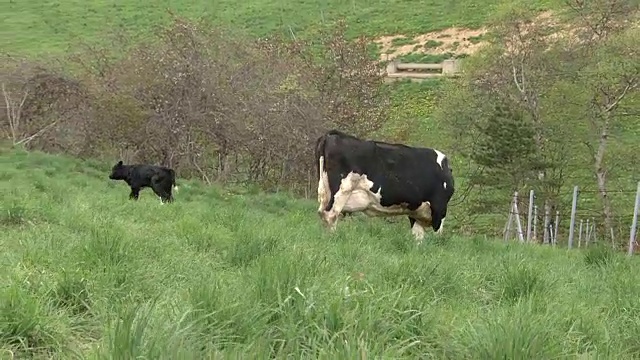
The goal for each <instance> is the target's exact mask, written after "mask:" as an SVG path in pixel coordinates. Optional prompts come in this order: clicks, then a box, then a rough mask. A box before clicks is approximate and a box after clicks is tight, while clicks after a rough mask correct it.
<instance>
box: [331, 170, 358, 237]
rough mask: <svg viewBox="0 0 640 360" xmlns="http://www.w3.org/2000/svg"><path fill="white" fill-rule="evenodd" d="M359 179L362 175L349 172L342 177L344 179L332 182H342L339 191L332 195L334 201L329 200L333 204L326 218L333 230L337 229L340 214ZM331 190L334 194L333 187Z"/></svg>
mask: <svg viewBox="0 0 640 360" xmlns="http://www.w3.org/2000/svg"><path fill="white" fill-rule="evenodd" d="M331 180H333V179H331ZM359 180H360V175H358V174H355V173H349V175H347V177H345V178H344V179H342V181H340V182H337V181H336V182H332V184H335V183H339V184H340V186H339V187H338V191H337V192H335V195H333V196H332V201H330V202H329V205H330V206H331V208H330V210H328V211H326V212H325V219H326V221H327V224H328V225H329V228H330V229H331V230H332V231H333V230H335V229H336V225H337V223H338V215H340V213H341V212H342V209H344V207H345V205H347V202H348V201H349V197H350V196H351V193H352V192H353V190H354V188H355V187H356V186H357V183H358V181H359ZM331 190H332V191H331V193H332V194H334V192H333V187H332V189H331Z"/></svg>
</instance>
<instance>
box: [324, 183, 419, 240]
mask: <svg viewBox="0 0 640 360" xmlns="http://www.w3.org/2000/svg"><path fill="white" fill-rule="evenodd" d="M321 180H322V179H321ZM373 185H374V184H373V181H371V180H369V179H368V177H367V175H366V174H362V175H360V174H356V173H354V172H350V173H349V174H347V176H346V177H345V178H344V179H342V181H341V182H340V188H339V190H338V191H337V192H336V194H335V195H334V196H333V206H332V207H331V209H330V210H328V211H323V208H322V202H321V207H320V208H319V209H318V213H319V214H320V216H321V218H322V219H323V220H324V222H325V223H326V224H327V225H328V226H329V227H330V229H331V230H334V229H335V228H336V224H337V221H338V216H339V215H340V213H342V212H343V211H347V212H351V213H355V212H363V213H365V214H366V215H367V216H397V215H409V216H411V217H413V218H414V219H416V220H417V221H419V222H420V226H421V227H422V228H423V230H424V227H425V226H428V225H429V224H431V204H430V203H429V202H424V203H422V204H421V205H420V206H419V207H418V208H417V209H415V210H409V209H408V208H407V204H398V205H392V206H388V207H384V206H382V205H381V204H380V202H381V199H382V188H380V189H378V191H377V192H375V193H374V192H372V191H371V190H370V189H371V188H372V187H373ZM327 188H328V186H327ZM321 192H322V189H321V185H318V193H319V195H318V198H319V199H320V193H321ZM327 203H328V199H327ZM325 206H326V203H325Z"/></svg>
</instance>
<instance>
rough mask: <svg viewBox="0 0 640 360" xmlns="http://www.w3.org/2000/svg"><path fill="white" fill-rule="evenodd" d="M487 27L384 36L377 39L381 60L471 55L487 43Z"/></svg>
mask: <svg viewBox="0 0 640 360" xmlns="http://www.w3.org/2000/svg"><path fill="white" fill-rule="evenodd" d="M486 33H487V29H485V28H482V29H477V30H471V29H464V28H449V29H445V30H441V31H434V32H430V33H426V34H422V35H418V36H416V37H414V38H409V37H407V36H405V35H392V36H383V37H380V38H378V39H376V40H374V42H375V43H377V44H378V45H379V46H380V60H391V59H394V58H397V57H399V56H403V55H408V54H416V53H417V54H430V55H442V54H446V53H452V54H455V55H461V54H467V55H471V54H473V53H475V52H476V51H478V49H480V48H481V47H482V46H484V45H485V44H486V42H485V41H483V40H482V37H483V36H484V35H485V34H486Z"/></svg>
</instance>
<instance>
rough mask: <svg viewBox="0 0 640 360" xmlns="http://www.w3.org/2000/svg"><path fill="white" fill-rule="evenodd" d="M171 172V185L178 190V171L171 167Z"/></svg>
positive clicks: (174, 189)
mask: <svg viewBox="0 0 640 360" xmlns="http://www.w3.org/2000/svg"><path fill="white" fill-rule="evenodd" d="M169 173H170V174H171V185H172V186H173V191H175V192H177V191H178V185H176V172H175V171H173V169H169Z"/></svg>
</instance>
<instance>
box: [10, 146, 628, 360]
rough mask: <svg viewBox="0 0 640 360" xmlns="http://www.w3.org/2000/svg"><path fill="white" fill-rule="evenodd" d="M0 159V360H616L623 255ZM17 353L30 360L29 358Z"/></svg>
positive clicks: (60, 160)
mask: <svg viewBox="0 0 640 360" xmlns="http://www.w3.org/2000/svg"><path fill="white" fill-rule="evenodd" d="M109 165H110V164H101V163H95V162H82V161H80V160H71V159H69V158H64V157H56V156H51V155H43V154H41V153H37V152H34V153H25V152H20V151H7V150H4V151H3V152H2V153H1V154H0V167H1V168H2V172H1V173H0V194H2V195H1V200H0V224H1V225H0V226H1V227H2V230H3V231H2V233H1V234H0V247H1V248H2V249H3V251H2V253H1V254H0V284H1V285H0V309H1V310H0V353H1V354H2V358H6V357H7V356H8V354H10V353H12V354H14V356H15V358H27V357H29V355H35V357H36V358H50V357H52V356H53V357H62V358H72V357H79V358H133V357H139V356H142V357H145V358H167V359H169V358H170V359H179V358H204V357H207V358H212V357H213V356H216V355H217V356H223V357H224V358H228V357H231V356H237V355H244V356H248V357H251V358H266V356H267V355H268V354H271V355H273V356H277V357H278V358H282V357H284V356H285V355H294V356H295V357H296V358H299V357H305V356H314V357H318V356H319V357H321V358H355V357H371V358H373V357H384V358H395V359H400V358H416V357H420V358H427V357H437V358H451V359H462V358H471V357H474V358H478V357H481V358H557V357H563V356H571V357H572V356H575V355H578V354H582V355H583V356H586V357H598V358H607V359H626V358H631V355H632V353H637V352H638V351H640V344H639V343H638V341H637V334H638V331H640V316H639V315H638V314H639V313H638V311H637V310H638V308H639V307H640V283H638V281H637V280H636V279H635V277H634V275H633V272H632V268H634V267H637V266H638V264H636V262H637V261H638V260H637V259H627V258H625V257H622V256H618V255H614V254H610V253H608V252H604V250H597V249H595V248H594V249H591V250H590V251H587V252H579V251H572V252H568V253H567V252H564V251H560V250H555V249H552V248H546V247H545V248H542V247H529V246H523V245H518V244H504V243H502V242H499V241H491V240H487V239H482V238H472V239H461V238H446V237H445V238H444V239H439V240H437V239H435V238H433V237H431V238H427V239H426V241H425V244H424V245H423V246H421V247H416V246H415V245H413V240H412V239H411V237H410V233H409V231H408V228H407V224H405V223H404V222H400V223H398V224H389V223H387V222H385V221H384V220H381V219H366V218H364V219H359V218H353V219H349V220H346V221H343V222H342V223H341V224H340V226H339V228H338V231H337V233H336V234H335V235H333V236H331V235H328V234H326V233H324V232H323V231H321V228H320V226H319V224H318V219H317V217H316V214H315V204H314V203H313V202H305V201H297V200H293V199H291V198H288V197H285V196H278V195H274V196H266V195H262V194H258V193H255V194H249V193H246V192H245V193H240V192H234V191H233V190H229V189H228V190H223V189H220V188H217V187H210V188H208V187H204V186H203V185H201V184H200V183H196V182H185V181H179V184H180V186H181V189H180V192H178V193H177V194H176V202H175V203H173V204H171V205H162V206H161V205H160V203H159V200H158V199H157V198H156V197H155V196H154V195H153V194H152V193H151V192H150V191H144V192H143V193H142V195H141V198H140V200H139V202H137V203H136V202H132V201H128V200H127V195H128V189H127V187H126V185H125V184H123V183H121V182H112V181H110V180H108V178H107V175H108V169H109ZM24 352H27V353H29V354H26V353H24Z"/></svg>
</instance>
